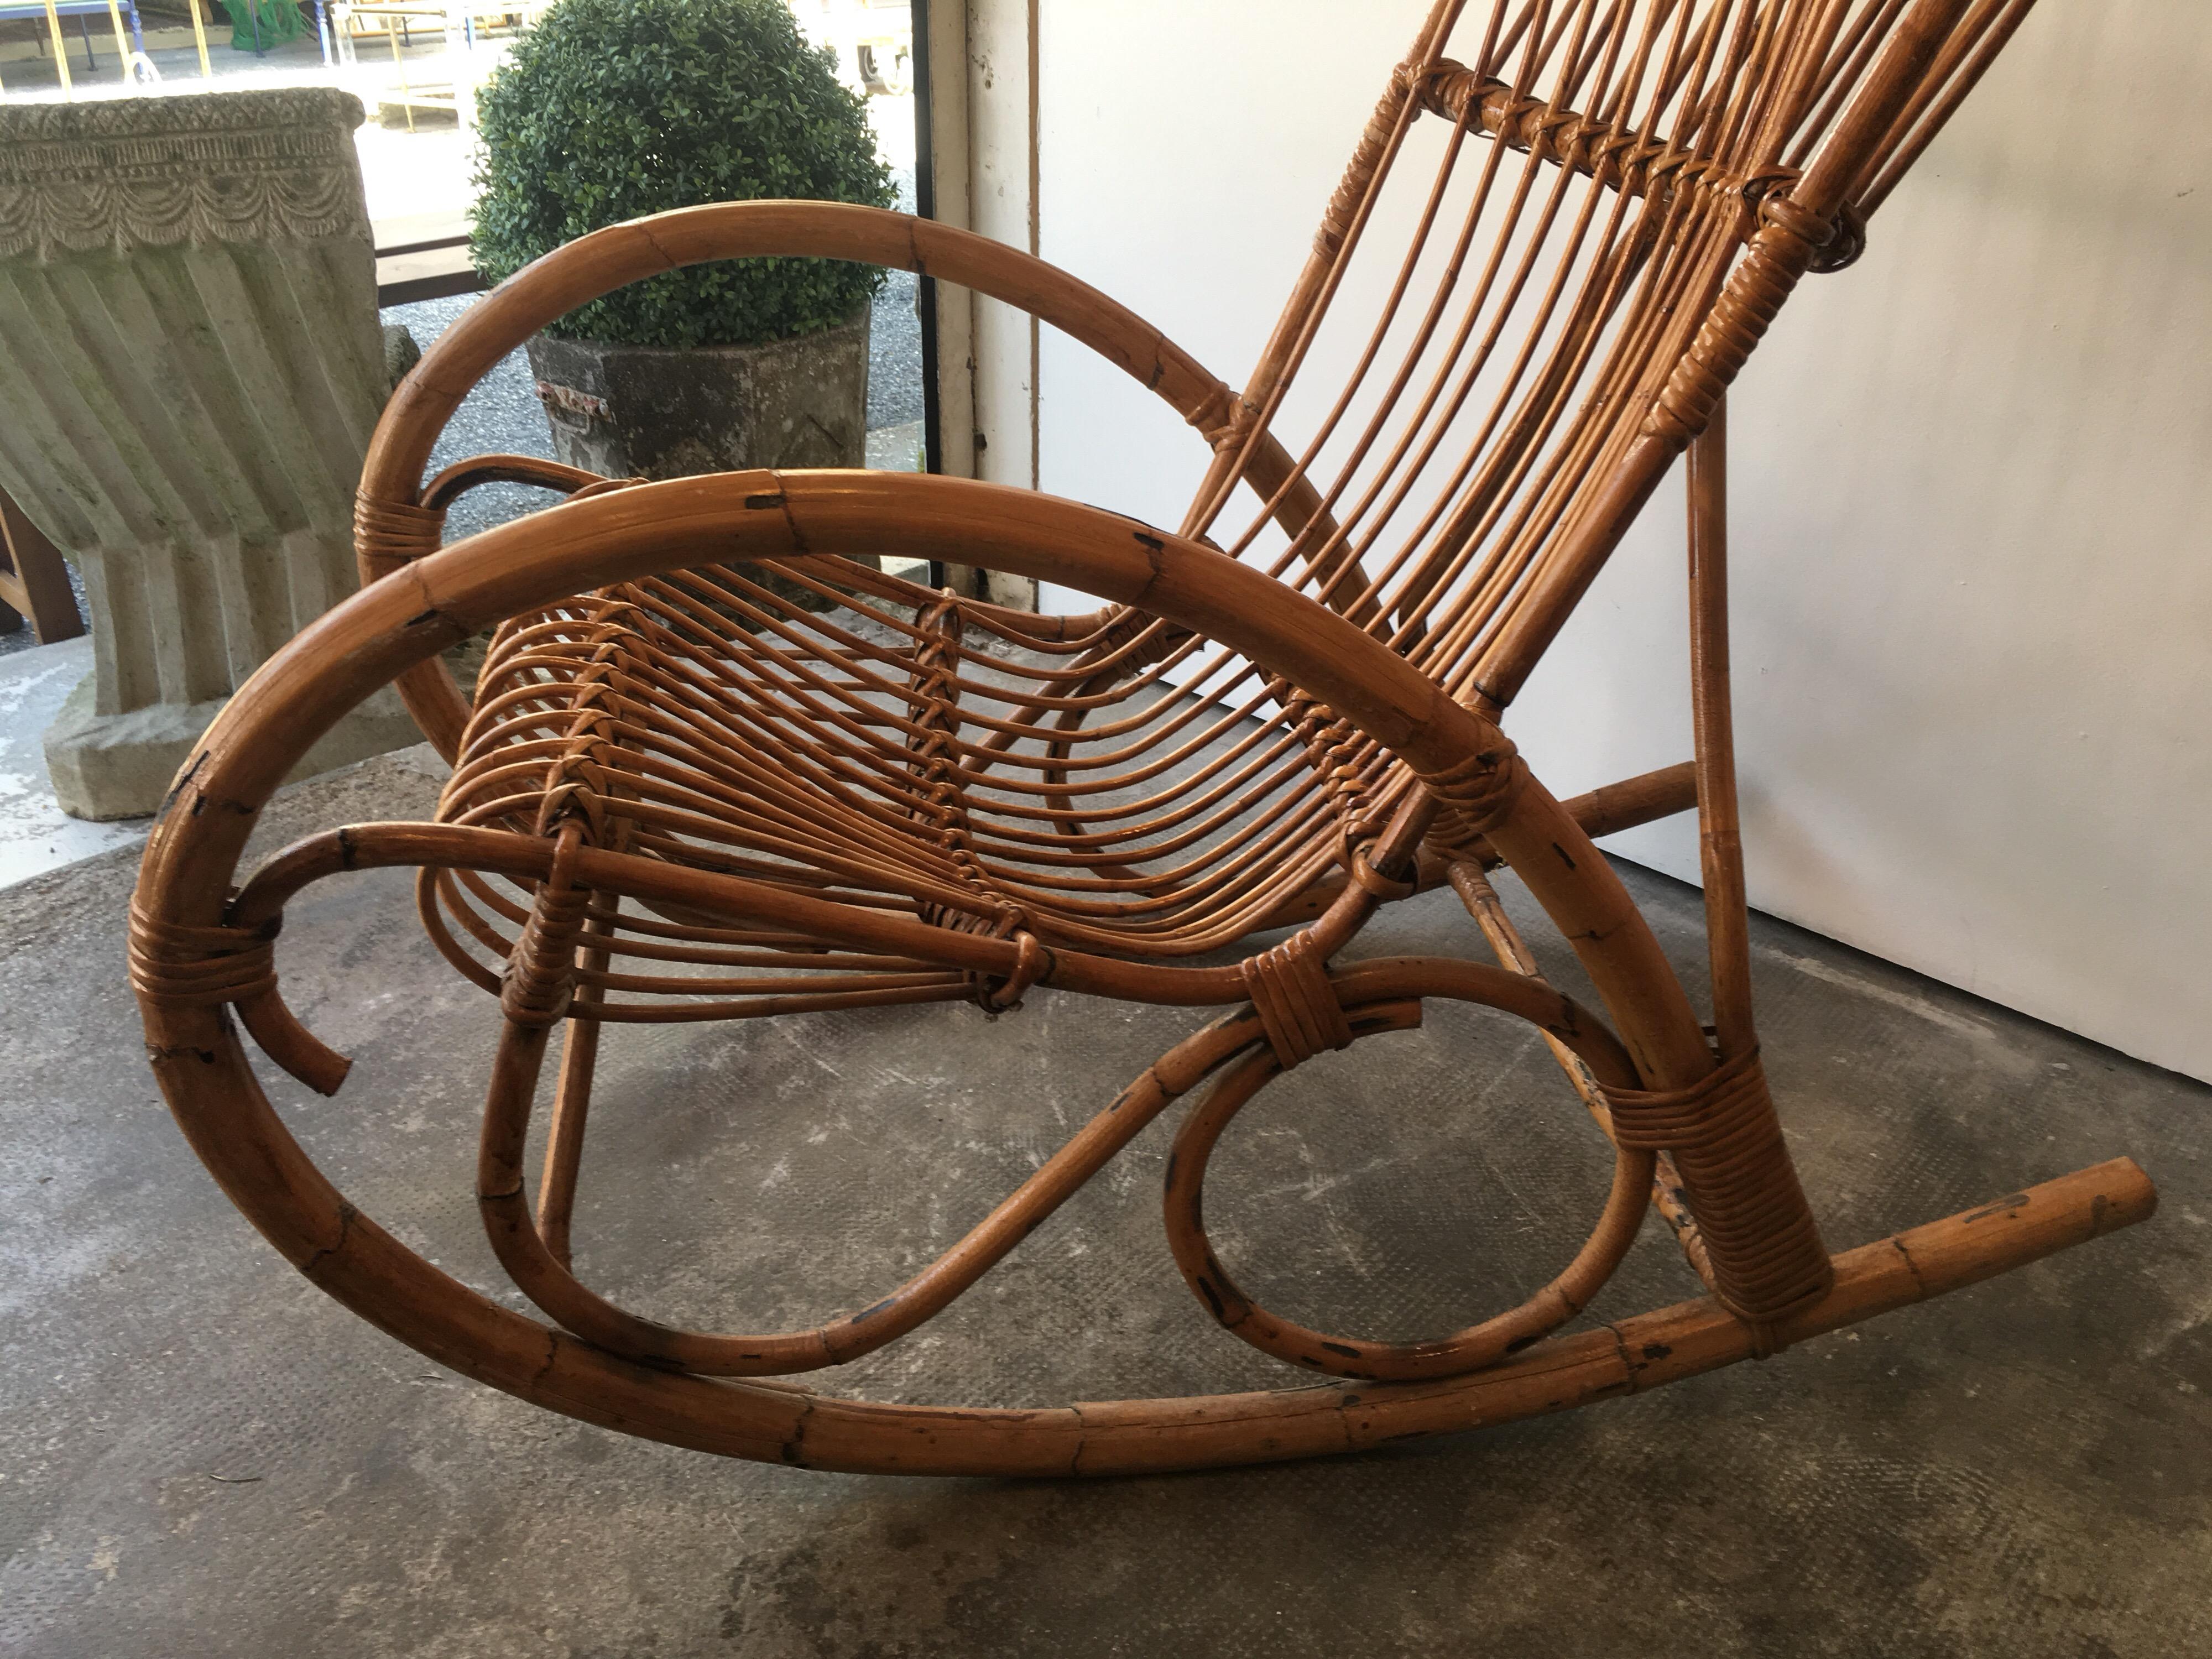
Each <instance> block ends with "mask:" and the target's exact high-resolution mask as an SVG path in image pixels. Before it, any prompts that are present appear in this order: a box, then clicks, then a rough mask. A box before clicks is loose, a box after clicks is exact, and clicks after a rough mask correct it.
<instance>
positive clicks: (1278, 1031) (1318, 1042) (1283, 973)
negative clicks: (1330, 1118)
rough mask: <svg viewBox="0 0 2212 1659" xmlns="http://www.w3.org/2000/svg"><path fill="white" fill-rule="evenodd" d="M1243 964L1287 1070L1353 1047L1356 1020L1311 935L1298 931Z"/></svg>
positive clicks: (1263, 1027) (1262, 1021) (1262, 1018)
mask: <svg viewBox="0 0 2212 1659" xmlns="http://www.w3.org/2000/svg"><path fill="white" fill-rule="evenodd" d="M1242 966H1243V975H1244V987H1245V990H1246V991H1247V993H1248V994H1249V995H1250V997H1251V999H1252V1006H1253V1009H1254V1010H1255V1012H1257V1013H1258V1014H1259V1016H1260V1025H1261V1030H1265V1031H1266V1032H1267V1046H1268V1047H1270V1048H1273V1050H1274V1051H1275V1058H1276V1060H1278V1061H1279V1062H1280V1064H1281V1066H1282V1067H1283V1069H1284V1070H1285V1071H1286V1072H1287V1071H1289V1070H1290V1069H1291V1067H1292V1066H1302V1065H1304V1063H1305V1062H1306V1061H1307V1060H1311V1059H1312V1058H1313V1057H1314V1056H1315V1055H1316V1054H1319V1053H1321V1051H1322V1049H1324V1048H1350V1047H1351V1046H1352V1022H1351V1021H1349V1020H1348V1019H1346V1018H1345V1016H1344V1006H1343V1005H1342V1004H1341V1003H1340V1002H1339V1001H1338V1000H1336V987H1334V985H1332V984H1330V983H1329V978H1328V963H1326V962H1324V961H1323V960H1322V956H1321V953H1320V952H1319V951H1316V949H1315V948H1314V945H1313V940H1312V938H1311V936H1310V935H1309V934H1306V933H1297V934H1294V935H1293V936H1291V938H1289V939H1285V940H1284V941H1283V942H1282V943H1281V944H1280V945H1277V946H1276V947H1275V948H1274V949H1273V950H1272V951H1264V952H1262V953H1261V954H1260V955H1258V956H1255V957H1246V958H1245V960H1244V962H1243V964H1242Z"/></svg>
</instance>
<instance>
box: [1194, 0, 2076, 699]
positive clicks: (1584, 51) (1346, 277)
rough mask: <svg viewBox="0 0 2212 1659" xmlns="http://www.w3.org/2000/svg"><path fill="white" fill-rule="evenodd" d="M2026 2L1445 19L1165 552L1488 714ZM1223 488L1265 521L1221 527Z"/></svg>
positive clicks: (1325, 226)
mask: <svg viewBox="0 0 2212 1659" xmlns="http://www.w3.org/2000/svg"><path fill="white" fill-rule="evenodd" d="M2032 3H2033V0H1971V3H1969V0H1909V3H1908V0H1473V3H1469V0H1437V4H1436V5H1435V6H1434V7H1433V8H1432V9H1431V12H1430V14H1429V16H1428V18H1427V20H1426V21H1425V23H1424V24H1423V26H1422V28H1421V32H1420V33H1419V37H1418V38H1417V39H1416V40H1415V41H1414V44H1413V50H1412V51H1411V52H1409V53H1408V54H1407V58H1406V59H1405V60H1404V62H1403V63H1401V64H1400V65H1399V66H1398V68H1397V69H1396V70H1395V71H1394V72H1393V74H1392V76H1391V78H1390V82H1389V86H1388V88H1386V89H1385V91H1384V94H1383V99H1382V100H1381V102H1380V103H1379V104H1378V105H1377V106H1376V111H1375V113H1374V116H1373V118H1372V119H1370V122H1369V123H1368V125H1367V128H1366V131H1364V133H1363V134H1362V135H1361V137H1360V140H1359V143H1358V148H1357V149H1356V151H1355V153H1354V155H1353V157H1352V162H1351V165H1350V167H1348V168H1347V170H1346V174H1345V178H1344V180H1343V182H1342V184H1341V185H1340V186H1339V187H1338V189H1337V191H1336V192H1335V194H1334V196H1333V197H1331V199H1330V201H1329V203H1328V207H1327V210H1326V211H1325V212H1324V214H1323V216H1322V223H1321V227H1320V229H1319V231H1318V232H1317V233H1316V236H1315V239H1314V247H1313V252H1312V255H1311V257H1310V259H1309V261H1308V263H1307V265H1306V268H1305V270H1304V271H1303V272H1302V273H1301V275H1300V276H1299V279H1298V281H1297V284H1296V285H1295V287H1294V289H1293V291H1292V294H1291V299H1290V301H1289V303H1288V304H1287V305H1286V306H1285V309H1284V312H1283V313H1282V317H1281V319H1280V321H1279V324H1278V325H1277V327H1276V330H1275V331H1274V334H1273V338H1272V339H1271V340H1270V342H1269V343H1268V345H1267V348H1266V349H1265V351H1264V352H1263V354H1262V356H1261V361H1260V363H1259V365H1258V367H1257V368H1256V369H1255V373H1254V374H1253V377H1252V380H1251V382H1250V384H1249V386H1248V387H1247V389H1246V392H1245V393H1244V396H1243V400H1242V403H1241V404H1240V405H1239V406H1238V407H1237V408H1235V409H1233V410H1227V411H1225V414H1224V418H1223V419H1222V421H1221V422H1219V423H1218V426H1217V427H1216V428H1214V430H1213V431H1212V433H1211V434H1210V435H1211V436H1212V439H1213V440H1214V442H1215V447H1216V460H1215V463H1214V465H1213V467H1212V470H1211V471H1209V473H1208V475H1207V477H1206V482H1205V484H1204V485H1203V487H1202V488H1201V489H1200V493H1199V496H1198V499H1197V501H1195V502H1194V505H1193V507H1192V509H1191V513H1190V515H1189V518H1188V520H1187V521H1186V522H1185V524H1184V526H1183V529H1184V531H1185V532H1186V533H1189V534H1209V533H1210V534H1212V536H1213V537H1214V538H1215V539H1216V540H1217V541H1218V543H1219V544H1222V545H1223V546H1224V547H1225V548H1226V549H1227V550H1229V551H1231V552H1233V553H1237V554H1238V555H1240V556H1270V557H1272V559H1273V568H1274V569H1275V570H1276V571H1277V573H1278V574H1279V575H1280V576H1281V578H1282V579H1283V580H1285V581H1287V582H1290V583H1291V584H1293V585H1295V586H1298V587H1301V588H1303V589H1305V590H1307V591H1309V592H1313V593H1315V594H1316V595H1317V596H1319V597H1322V598H1323V599H1325V600H1326V601H1327V602H1328V603H1329V604H1330V605H1333V606H1334V608H1335V609H1337V610H1338V611H1342V612H1344V613H1345V614H1346V615H1347V616H1350V617H1352V618H1353V619H1354V620H1356V621H1358V622H1360V623H1362V624H1363V625H1364V626H1366V627H1367V628H1369V629H1370V631H1373V632H1375V633H1376V634H1377V635H1382V636H1383V637H1386V638H1388V639H1389V640H1390V641H1392V642H1393V643H1394V644H1395V645H1396V647H1398V648H1399V649H1400V650H1401V651H1403V652H1405V653H1407V654H1408V655H1410V656H1411V657H1412V658H1413V659H1414V660H1416V661H1417V662H1419V664H1420V665H1422V666H1423V667H1424V668H1425V669H1426V670H1427V671H1429V672H1430V673H1431V674H1432V675H1433V676H1435V677H1436V678H1437V679H1438V680H1440V681H1441V682H1442V683H1443V684H1446V685H1447V686H1448V687H1449V689H1450V690H1452V691H1453V692H1454V693H1455V695H1456V696H1459V697H1460V698H1461V699H1462V700H1463V701H1466V702H1470V703H1473V704H1475V705H1476V706H1479V707H1484V708H1486V709H1487V710H1489V711H1491V712H1495V711H1496V710H1497V709H1498V708H1501V707H1503V706H1504V704H1505V703H1507V702H1510V700H1511V698H1512V696H1513V695H1514V693H1515V692H1516V691H1517V690H1518V689H1519V687H1520V685H1521V684H1522V681H1523V680H1525V678H1527V675H1528V672H1529V671H1530V670H1531V669H1532V668H1533V667H1534V664H1535V662H1536V660H1537V659H1538V657H1539V656H1540V655H1541V652H1542V650H1543V648H1544V647H1545V645H1546V644H1547V643H1548V642H1549V641H1550V640H1551V638H1552V637H1553V635H1554V634H1555V633H1556V632H1557V630H1558V629H1559V626H1560V625H1561V624H1562V623H1564V621H1565V618H1566V616H1567V615H1568V613H1569V612H1570V611H1571V609H1572V607H1573V605H1574V603H1575V601H1576V600H1577V599H1578V598H1579V596H1580V594H1581V593H1582V592H1583V590H1584V589H1585V588H1586V587H1587V586H1588V585H1589V581H1590V580H1591V579H1592V578H1593V577H1594V576H1595V574H1596V572H1597V570H1598V568H1600V566H1601V564H1602V562H1603V561H1604V559H1605V557H1606V556H1607V554H1608V553H1609V552H1610V551H1611V550H1612V548H1613V545H1614V544H1615V543H1617V542H1618V540H1619V539H1620V536H1621V534H1622V533H1623V532H1625V531H1626V528H1627V526H1628V524H1629V522H1630V521H1631V520H1632V519H1633V517H1634V516H1635V513H1636V511H1637V509H1638V507H1641V505H1642V503H1643V501H1644V499H1645V498H1646V497H1647V496H1648V495H1649V494H1650V490H1651V489H1652V488H1653V487H1654V486H1656V483H1657V482H1658V479H1659V477H1660V476H1661V475H1662V473H1663V472H1664V471H1665V470H1666V467H1667V465H1668V464H1669V463H1670V462H1671V461H1672V460H1673V459H1674V456H1675V455H1676V454H1677V453H1680V450H1681V448H1682V447H1684V446H1685V445H1686V443H1687V442H1688V441H1689V440H1690V438H1692V436H1694V435H1696V433H1697V432H1698V431H1699V430H1700V429H1702V428H1703V426H1704V425H1705V421H1706V419H1707V418H1708V416H1710V415H1711V410H1712V408H1713V405H1714V404H1715V402H1716V401H1717V398H1718V397H1719V395H1720V393H1721V392H1722V391H1723V390H1724V389H1725V387H1726V386H1727V384H1728V382H1729V380H1732V379H1733V378H1734V377H1735V374H1736V372H1737V371H1738V370H1739V369H1740V368H1741V367H1742V363H1743V361H1744V358H1745V357H1746V356H1747V355H1748V353H1749V351H1750V349H1751V348H1752V346H1753V344H1755V343H1756V342H1757V340H1758V337H1759V335H1760V334H1761V333H1763V332H1764V331H1765V326H1766V325H1767V323H1768V322H1770V321H1771V319H1772V317H1773V315H1774V313H1775V312H1776V310H1777V309H1778V307H1779V306H1780V305H1781V303H1782V301H1783V300H1784V299H1785V298H1786V297H1787V295H1788V294H1789V292H1790V289H1791V288H1792V287H1793V286H1794V285H1795V283H1796V280H1797V278H1798V277H1799V276H1801V275H1802V274H1803V273H1804V272H1805V271H1806V270H1808V269H1809V270H1832V269H1838V268H1840V266H1842V265H1843V264H1848V263H1849V262H1850V259H1851V258H1855V257H1856V256H1857V252H1858V251H1859V249H1860V247H1861V246H1863V237H1864V234H1865V221H1866V219H1867V217H1868V216H1870V215H1871V214H1872V213H1873V211H1874V210H1875V209H1876V208H1877V207H1879V206H1880V205H1881V202H1882V200H1883V199H1884V198H1885V197H1887V195H1888V193H1889V191H1890V190H1891V189H1892V188H1893V186H1894V185H1895V184H1896V183H1897V180H1898V179H1899V177H1900V176H1901V175H1902V174H1903V173H1904V172H1905V169H1906V168H1907V167H1910V166H1911V164H1912V162H1913V161H1915V160H1916V159H1917V157H1918V155H1920V153H1921V152H1922V150H1923V149H1924V148H1925V147H1926V145H1927V144H1928V143H1929V140H1930V139H1931V138H1933V137H1934V136H1935V134H1936V132H1937V131H1939V130H1940V129H1941V128H1942V125H1943V123H1944V122H1945V121H1946V120H1947V119H1948V118H1949V116H1950V114H1951V113H1952V112H1953V111H1954V109H1956V108H1957V106H1958V105H1959V103H1960V100H1962V99H1963V98H1964V97H1965V96H1966V93H1967V92H1968V91H1969V90H1970V89H1971V88H1972V86H1973V84H1974V83H1975V82H1976V81H1977V80H1978V78H1979V77H1980V76H1981V74H1982V73H1983V71H1984V70H1985V69H1986V68H1987V67H1988V65H1989V64H1990V61H1991V59H1992V58H1994V57H1995V56H1996V52H1998V50H1999V49H2000V48H2001V47H2002V46H2003V44H2004V42H2005V40H2007V39H2008V37H2009V36H2010V34H2011V33H2012V32H2013V30H2014V29H2015V28H2016V27H2018V26H2019V24H2020V22H2021V20H2022V19H2023V18H2024V17H2025V15H2027V10H2028V7H2029V6H2030V5H2031V4H2032ZM1425 128H1426V129H1429V131H1424V129H1425ZM1431 158H1432V165H1430V164H1429V163H1430V162H1431ZM1394 186H1395V191H1394ZM1363 267H1364V270H1363ZM1354 295H1358V296H1361V299H1362V300H1364V303H1360V302H1358V301H1354V300H1353V299H1352V296H1354ZM1376 295H1382V296H1384V297H1382V298H1381V300H1380V305H1379V311H1378V309H1377V308H1376V303H1375V300H1374V296H1376ZM1347 360H1348V361H1349V362H1350V363H1351V369H1350V372H1349V374H1347V375H1346V379H1345V381H1344V384H1343V386H1342V387H1341V390H1340V391H1339V392H1335V393H1334V394H1332V395H1331V396H1330V397H1328V398H1312V397H1305V398H1304V402H1305V403H1306V404H1307V405H1308V406H1310V407H1312V408H1316V409H1325V410H1326V411H1327V412H1326V413H1325V414H1323V415H1322V416H1320V418H1319V420H1318V423H1317V425H1316V427H1315V428H1314V430H1313V431H1312V432H1311V433H1310V435H1301V434H1300V433H1298V432H1297V431H1293V430H1288V429H1286V428H1287V427H1288V425H1289V422H1287V421H1286V420H1285V400H1286V398H1289V396H1290V394H1291V391H1292V387H1293V385H1294V383H1295V382H1296V381H1297V378H1298V376H1299V374H1300V372H1301V370H1302V369H1304V368H1306V367H1307V366H1308V365H1309V364H1310V363H1314V362H1344V361H1347ZM1263 431H1272V432H1273V434H1274V435H1275V436H1276V437H1278V438H1279V439H1281V440H1283V441H1284V442H1285V444H1286V445H1287V446H1288V447H1289V448H1290V449H1291V451H1292V452H1293V453H1296V454H1297V458H1298V459H1297V463H1296V465H1295V467H1294V469H1293V470H1292V471H1291V472H1290V473H1288V474H1287V475H1285V473H1284V472H1283V471H1282V470H1281V468H1280V467H1279V465H1277V466H1274V467H1272V468H1271V467H1269V466H1267V465H1266V464H1265V462H1264V459H1263V458H1262V456H1261V446H1260V445H1259V444H1258V443H1257V442H1256V441H1255V440H1256V438H1257V435H1259V434H1261V432H1263ZM1255 462H1259V463H1260V465H1256V466H1255ZM1240 482H1242V483H1249V485H1251V486H1252V488H1253V489H1255V491H1256V493H1257V494H1258V495H1260V496H1261V498H1262V499H1263V500H1264V501H1265V502H1266V505H1265V506H1264V507H1262V508H1261V510H1260V511H1259V512H1257V513H1255V514H1254V516H1253V518H1252V520H1250V522H1249V524H1248V525H1247V526H1244V527H1243V528H1242V529H1240V530H1237V531H1234V532H1228V531H1225V530H1224V529H1223V528H1222V527H1221V525H1222V520H1223V517H1224V514H1225V510H1226V508H1227V507H1228V505H1229V503H1230V501H1231V497H1232V494H1233V491H1234V489H1235V488H1236V486H1237V484H1238V483H1240ZM1285 520H1288V521H1289V522H1290V523H1292V524H1302V526H1303V527H1302V528H1299V529H1297V532H1296V533H1294V534H1291V535H1290V536H1289V537H1288V538H1287V544H1286V545H1285V544H1282V542H1283V535H1282V532H1281V531H1280V530H1279V529H1278V528H1277V527H1276V526H1279V525H1280V524H1282V523H1283V522H1285Z"/></svg>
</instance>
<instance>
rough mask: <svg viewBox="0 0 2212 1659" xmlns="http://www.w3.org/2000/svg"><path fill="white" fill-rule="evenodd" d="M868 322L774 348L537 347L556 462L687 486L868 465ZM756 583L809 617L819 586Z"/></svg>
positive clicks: (561, 343) (777, 579) (755, 573)
mask: <svg viewBox="0 0 2212 1659" xmlns="http://www.w3.org/2000/svg"><path fill="white" fill-rule="evenodd" d="M868 312H869V308H868V307H867V306H866V305H863V306H861V307H860V311H859V313H857V314H856V315H855V316H854V318H853V319H851V320H850V321H848V322H845V323H842V324H840V325H838V326H837V327H836V328H829V329H823V330H822V331H819V332H817V333H813V334H802V335H800V336H799V337H797V338H796V339H791V340H773V341H770V342H769V343H767V344H765V345H744V346H684V347H674V348H671V347H665V346H632V345H611V344H608V343H605V342H603V341H598V340H560V339H556V338H554V337H552V336H550V335H548V334H540V335H538V336H536V337H533V338H532V340H531V341H530V343H529V352H530V372H531V376H532V379H533V380H535V381H536V382H537V386H538V401H539V402H541V403H543V404H544V405H545V419H546V422H547V424H548V425H549V426H550V427H551V428H552V431H553V455H554V459H556V460H559V461H563V462H565V463H567V464H568V465H570V466H580V467H582V468H584V469H585V470H586V471H591V472H597V473H599V474H601V475H602V476H603V477H610V478H683V477H691V476H692V475H694V474H696V473H701V472H739V471H745V470H747V469H749V468H752V467H784V466H789V467H799V466H854V467H856V466H865V465H866V464H867V448H868ZM748 574H749V575H750V577H751V579H752V580H757V581H759V582H761V583H762V584H763V585H764V586H767V587H768V588H769V589H770V590H771V591H772V592H776V593H778V594H780V595H781V596H782V597H783V598H785V599H788V600H790V601H791V602H792V603H793V604H794V605H800V606H802V607H804V608H805V609H807V610H810V611H823V610H828V609H830V608H831V606H830V603H829V601H828V600H826V599H823V597H822V596H821V595H820V594H818V593H816V592H813V591H812V590H811V588H805V587H802V586H799V584H797V583H795V582H792V581H788V580H785V579H784V578H782V577H781V576H778V575H777V574H775V573H774V572H772V571H763V570H759V569H757V568H750V567H748Z"/></svg>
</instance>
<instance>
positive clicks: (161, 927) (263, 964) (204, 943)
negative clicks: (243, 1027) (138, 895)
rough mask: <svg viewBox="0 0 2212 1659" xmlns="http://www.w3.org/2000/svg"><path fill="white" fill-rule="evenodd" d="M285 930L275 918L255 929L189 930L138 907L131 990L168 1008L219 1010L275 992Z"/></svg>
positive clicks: (133, 912)
mask: <svg viewBox="0 0 2212 1659" xmlns="http://www.w3.org/2000/svg"><path fill="white" fill-rule="evenodd" d="M281 925H282V919H281V918H278V917H271V918H270V920H269V921H265V922H264V923H262V924H261V926H259V927H252V928H248V927H179V925H178V924H176V923H174V922H168V921H155V919H154V918H153V917H151V916H149V915H147V914H146V913H145V912H144V911H143V910H142V909H140V908H138V906H137V904H136V903H133V904H132V905H131V949H130V963H131V988H132V989H133V990H135V991H137V993H138V994H139V995H141V996H143V997H144V998H146V999H147V1000H149V1001H152V1002H156V1003H159V1004H161V1006H164V1007H168V1008H208V1007H214V1006H216V1005H218V1004H221V1003H226V1002H241V1001H244V1000H246V998H248V997H252V996H258V995H260V994H263V993H264V992H267V991H273V990H275V989H276V930H277V928H278V927H280V926H281Z"/></svg>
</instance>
